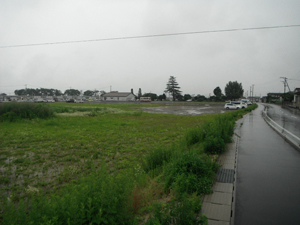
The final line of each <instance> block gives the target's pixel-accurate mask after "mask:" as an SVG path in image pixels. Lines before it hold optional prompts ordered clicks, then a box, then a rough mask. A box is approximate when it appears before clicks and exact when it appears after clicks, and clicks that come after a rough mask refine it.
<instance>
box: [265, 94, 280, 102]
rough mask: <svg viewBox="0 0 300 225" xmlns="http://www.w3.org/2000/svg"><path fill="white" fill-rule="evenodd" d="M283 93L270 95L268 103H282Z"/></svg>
mask: <svg viewBox="0 0 300 225" xmlns="http://www.w3.org/2000/svg"><path fill="white" fill-rule="evenodd" d="M282 96H283V93H268V97H267V101H268V102H270V103H272V102H273V103H275V102H282Z"/></svg>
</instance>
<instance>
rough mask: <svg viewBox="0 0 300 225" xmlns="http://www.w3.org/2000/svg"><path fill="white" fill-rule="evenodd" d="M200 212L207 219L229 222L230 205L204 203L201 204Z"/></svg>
mask: <svg viewBox="0 0 300 225" xmlns="http://www.w3.org/2000/svg"><path fill="white" fill-rule="evenodd" d="M202 213H203V214H204V215H206V216H207V218H208V219H213V220H222V221H226V222H230V216H231V206H229V205H218V204H212V203H206V204H203V206H202Z"/></svg>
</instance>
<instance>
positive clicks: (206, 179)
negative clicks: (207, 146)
mask: <svg viewBox="0 0 300 225" xmlns="http://www.w3.org/2000/svg"><path fill="white" fill-rule="evenodd" d="M217 169H218V166H217V164H216V163H215V162H212V161H211V160H210V158H209V157H208V156H205V155H202V156H200V155H198V154H196V153H189V152H184V153H182V154H181V156H179V157H177V158H176V159H173V160H172V161H171V162H170V163H169V164H168V165H167V166H166V168H165V170H164V176H165V188H166V190H167V189H169V188H172V189H174V190H175V191H176V193H177V194H182V193H185V192H186V193H189V194H191V193H194V192H196V193H197V194H199V195H201V194H209V193H211V191H212V190H211V186H212V185H213V183H214V178H215V176H216V174H215V173H216V172H217Z"/></svg>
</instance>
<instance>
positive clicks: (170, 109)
mask: <svg viewBox="0 0 300 225" xmlns="http://www.w3.org/2000/svg"><path fill="white" fill-rule="evenodd" d="M138 110H142V111H144V112H149V113H165V114H175V115H190V116H192V115H201V114H214V113H224V112H225V111H226V110H225V109H224V104H223V103H221V104H203V105H202V104H201V105H164V106H159V107H142V108H139V109H138Z"/></svg>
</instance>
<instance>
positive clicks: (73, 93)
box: [64, 89, 80, 96]
mask: <svg viewBox="0 0 300 225" xmlns="http://www.w3.org/2000/svg"><path fill="white" fill-rule="evenodd" d="M64 94H65V95H69V96H79V95H80V91H78V90H76V89H68V90H65V93H64Z"/></svg>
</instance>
